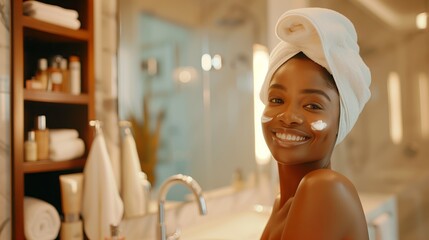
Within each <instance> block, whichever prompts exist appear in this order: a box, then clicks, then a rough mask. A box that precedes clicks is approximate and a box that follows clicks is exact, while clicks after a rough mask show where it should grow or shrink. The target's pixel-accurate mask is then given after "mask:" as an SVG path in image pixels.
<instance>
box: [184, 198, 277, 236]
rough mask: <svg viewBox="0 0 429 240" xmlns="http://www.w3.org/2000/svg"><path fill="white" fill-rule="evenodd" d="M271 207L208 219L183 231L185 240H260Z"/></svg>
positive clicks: (258, 206)
mask: <svg viewBox="0 0 429 240" xmlns="http://www.w3.org/2000/svg"><path fill="white" fill-rule="evenodd" d="M270 212H271V207H264V206H261V205H255V206H253V207H252V208H250V209H248V210H243V211H240V212H236V213H230V214H227V215H224V216H220V217H216V218H214V219H208V220H206V221H203V222H202V223H199V224H198V225H196V226H191V227H188V228H186V229H182V233H181V237H180V239H183V240H237V239H247V240H252V239H255V240H257V239H258V240H259V239H260V237H261V234H262V231H263V230H264V227H265V224H266V223H267V221H268V218H269V217H270Z"/></svg>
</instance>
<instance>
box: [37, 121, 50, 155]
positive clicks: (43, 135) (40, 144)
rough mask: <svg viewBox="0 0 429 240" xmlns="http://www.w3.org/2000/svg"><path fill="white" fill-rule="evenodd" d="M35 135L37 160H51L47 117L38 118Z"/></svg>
mask: <svg viewBox="0 0 429 240" xmlns="http://www.w3.org/2000/svg"><path fill="white" fill-rule="evenodd" d="M34 133H35V137H36V143H37V160H45V159H49V130H48V129H47V128H46V116H45V115H40V116H37V119H36V129H35V130H34Z"/></svg>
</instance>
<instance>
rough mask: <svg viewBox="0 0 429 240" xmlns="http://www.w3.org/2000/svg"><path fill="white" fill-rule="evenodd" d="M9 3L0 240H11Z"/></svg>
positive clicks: (0, 93) (1, 92)
mask: <svg viewBox="0 0 429 240" xmlns="http://www.w3.org/2000/svg"><path fill="white" fill-rule="evenodd" d="M9 126H10V2H9V0H0V240H7V239H11V235H10V230H11V219H10V216H11V211H10V210H11V191H10V189H11V184H10V183H11V170H10V169H11V168H10V144H11V142H10V131H9V129H10V128H9Z"/></svg>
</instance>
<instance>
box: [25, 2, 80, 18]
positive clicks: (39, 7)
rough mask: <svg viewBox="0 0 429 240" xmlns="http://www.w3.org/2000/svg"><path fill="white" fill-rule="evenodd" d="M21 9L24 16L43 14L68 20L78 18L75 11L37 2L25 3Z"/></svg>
mask: <svg viewBox="0 0 429 240" xmlns="http://www.w3.org/2000/svg"><path fill="white" fill-rule="evenodd" d="M22 8H23V10H24V13H25V14H26V13H29V12H43V13H51V14H56V15H58V16H61V17H65V18H70V19H77V18H78V17H79V13H78V12H77V11H76V10H73V9H66V8H62V7H60V6H56V5H51V4H47V3H42V2H38V1H25V2H23V3H22Z"/></svg>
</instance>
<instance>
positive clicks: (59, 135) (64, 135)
mask: <svg viewBox="0 0 429 240" xmlns="http://www.w3.org/2000/svg"><path fill="white" fill-rule="evenodd" d="M78 137H79V132H78V131H77V130H76V129H50V130H49V140H50V142H51V143H52V142H61V141H64V140H70V139H75V138H78Z"/></svg>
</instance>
